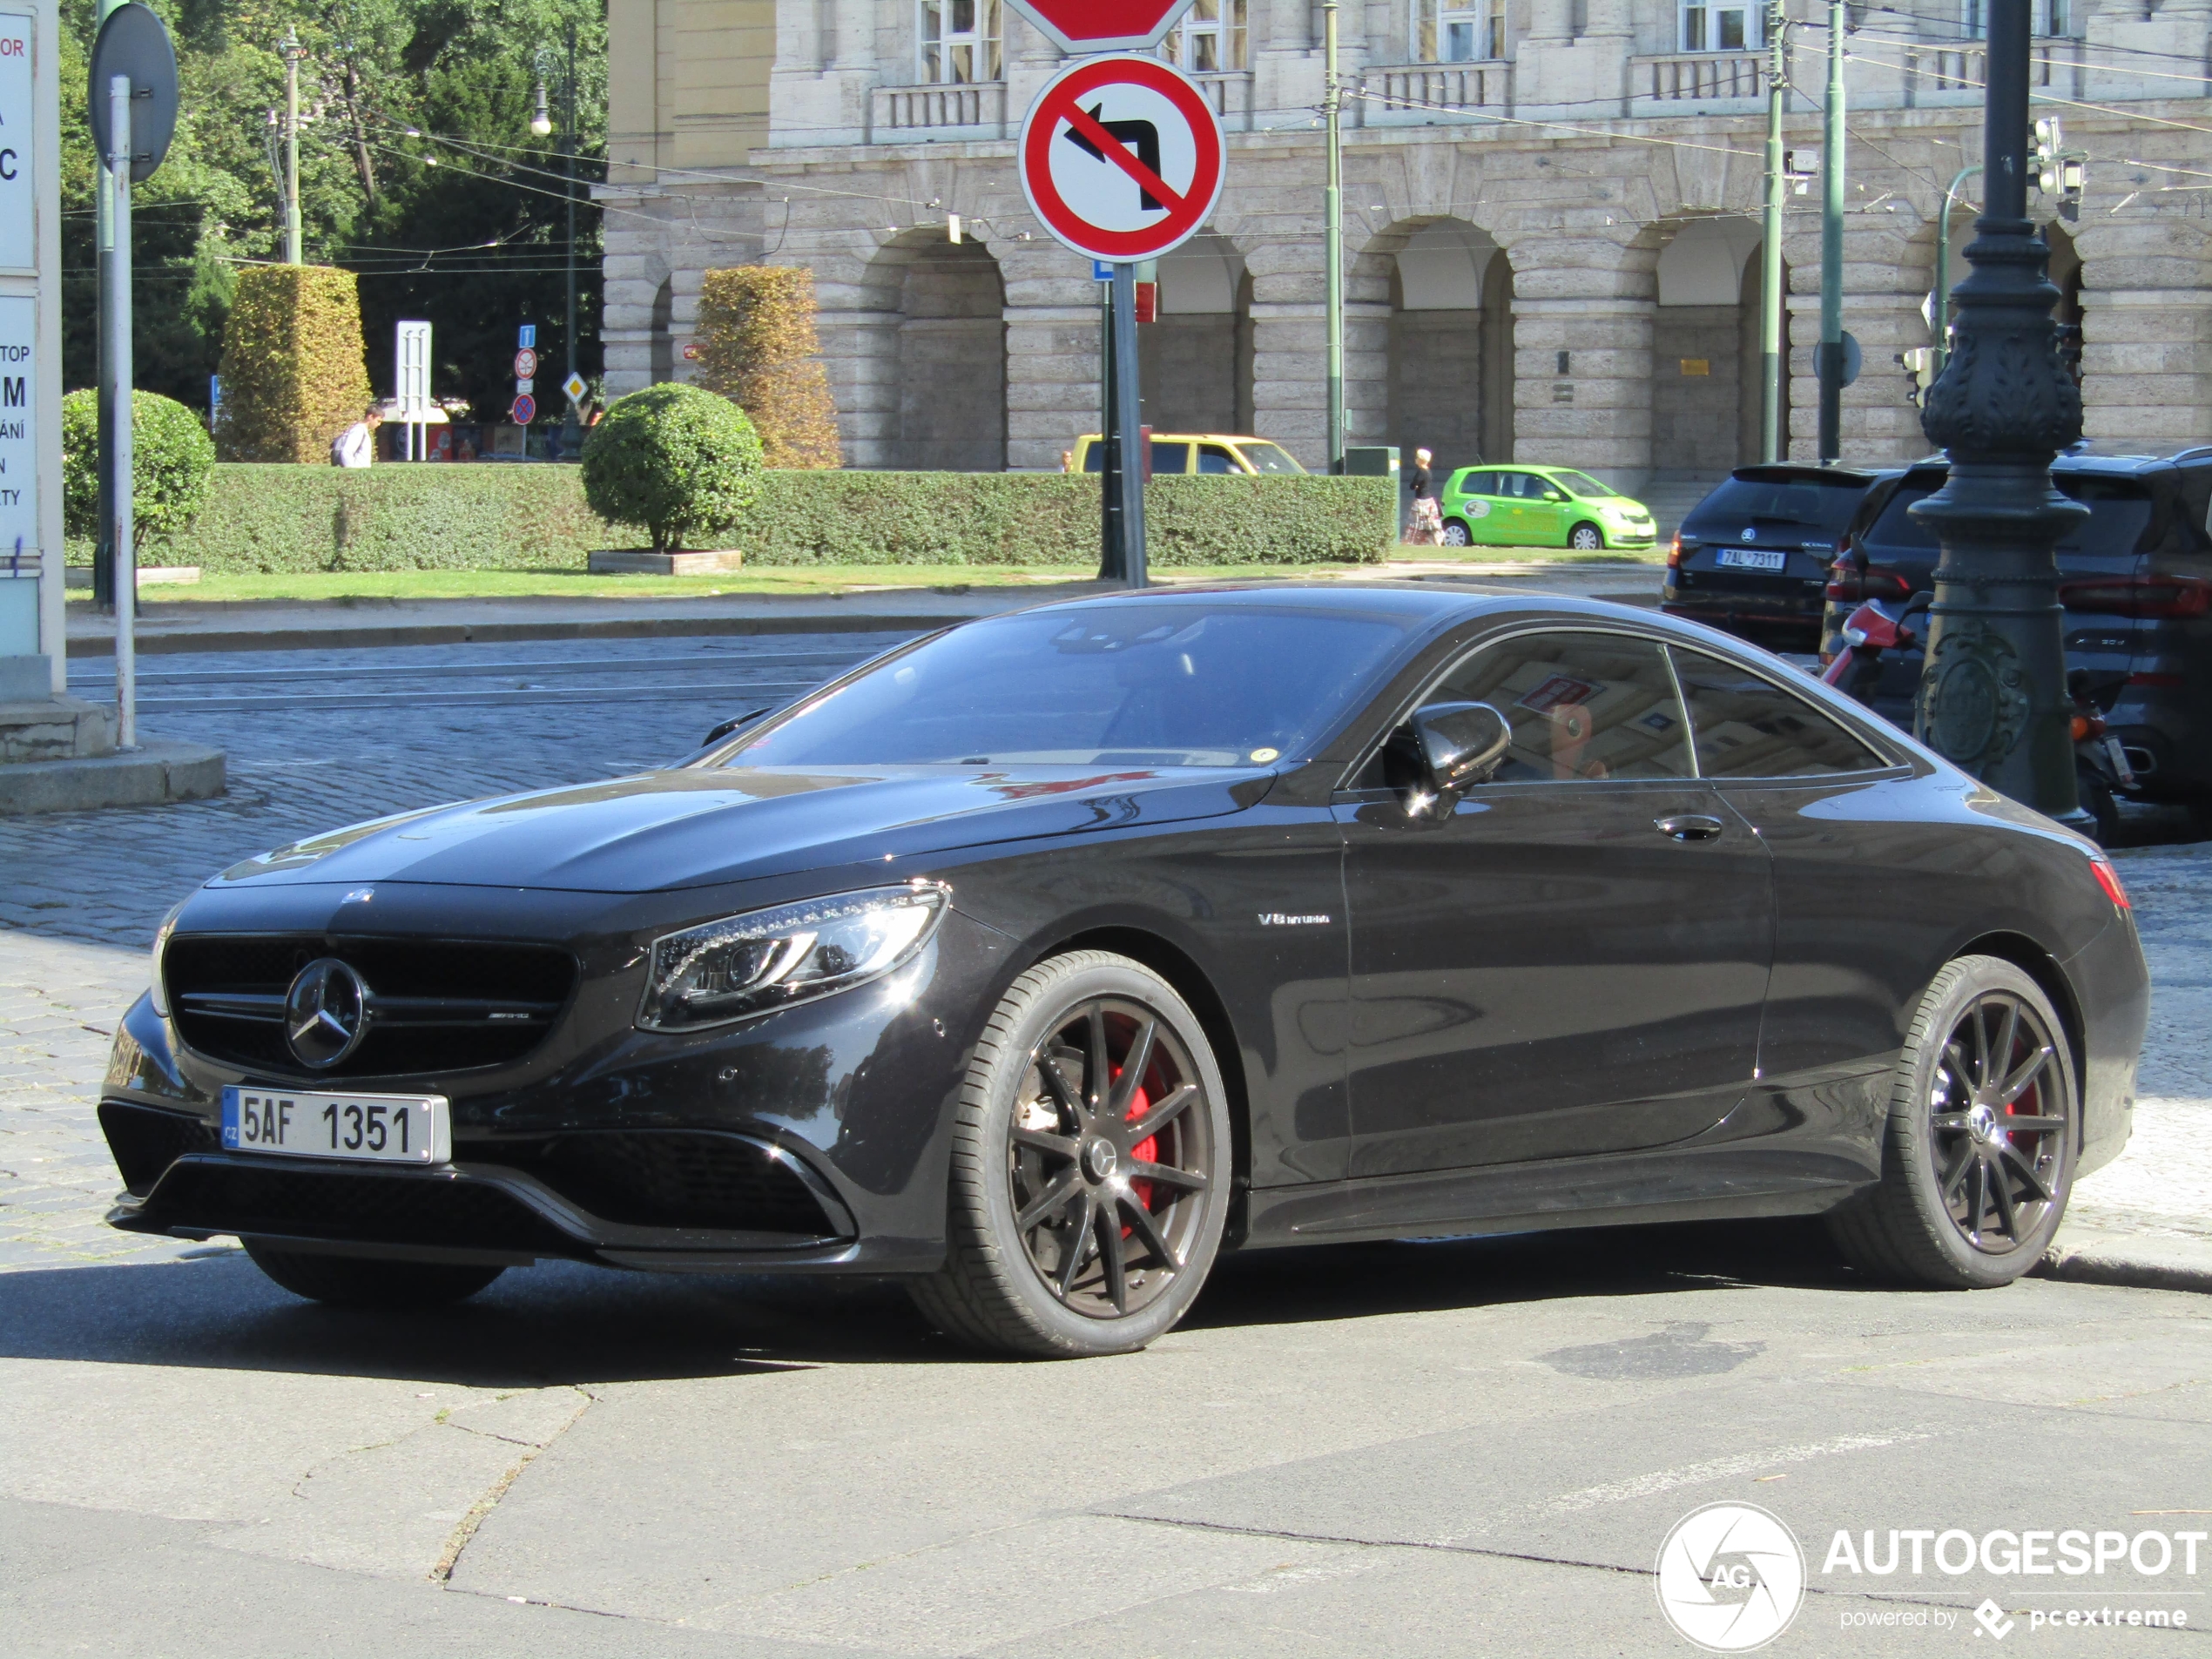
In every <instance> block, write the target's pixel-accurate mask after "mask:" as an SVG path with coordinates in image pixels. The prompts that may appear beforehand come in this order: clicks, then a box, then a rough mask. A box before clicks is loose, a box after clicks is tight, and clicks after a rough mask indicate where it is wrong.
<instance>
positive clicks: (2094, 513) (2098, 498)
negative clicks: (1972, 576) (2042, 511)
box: [1861, 472, 2151, 554]
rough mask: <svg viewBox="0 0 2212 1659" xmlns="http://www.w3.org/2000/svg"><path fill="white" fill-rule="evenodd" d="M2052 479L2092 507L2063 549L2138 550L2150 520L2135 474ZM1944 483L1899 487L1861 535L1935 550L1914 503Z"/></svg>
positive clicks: (1889, 544) (2146, 494) (1872, 542)
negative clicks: (1918, 517) (2128, 475)
mask: <svg viewBox="0 0 2212 1659" xmlns="http://www.w3.org/2000/svg"><path fill="white" fill-rule="evenodd" d="M2052 482H2054V483H2055V484H2056V485H2057V486H2058V487H2059V493H2060V495H2061V496H2071V497H2073V498H2074V500H2075V501H2078V502H2080V503H2081V504H2082V505H2083V506H2085V507H2087V509H2089V516H2088V518H2087V521H2085V522H2084V523H2082V525H2081V527H2080V529H2079V530H2077V531H2076V532H2075V533H2074V534H2073V535H2071V536H2067V538H2066V539H2065V540H2064V541H2062V542H2060V543H2059V551H2060V553H2066V552H2075V553H2116V554H2127V553H2133V552H2134V550H2135V549H2136V548H2137V546H2139V545H2140V544H2141V540H2142V535H2143V531H2144V529H2145V528H2146V527H2147V526H2148V524H2149V523H2150V510H2151V499H2150V490H2149V488H2148V486H2147V485H2145V484H2143V483H2141V482H2139V481H2138V480H2135V479H2133V478H2102V477H2099V476H2097V475H2094V474H2085V473H2063V472H2061V473H2058V474H2055V475H2054V476H2053V478H2052ZM1940 488H1942V483H1941V481H1940V480H1939V481H1937V482H1934V483H1931V484H1914V483H1909V482H1908V483H1905V484H1900V485H1898V491H1897V494H1895V495H1894V496H1891V497H1890V499H1889V502H1888V504H1887V505H1886V506H1885V507H1884V508H1883V509H1882V516H1880V517H1879V518H1878V519H1876V520H1875V521H1874V527H1873V529H1871V530H1869V531H1868V532H1867V533H1866V534H1865V536H1863V537H1862V538H1861V539H1862V541H1863V542H1864V543H1865V545H1866V546H1867V547H1868V548H1869V549H1874V548H1912V549H1917V550H1921V551H1924V552H1927V553H1933V552H1934V551H1935V550H1936V546H1937V543H1936V536H1935V532H1934V530H1933V529H1931V528H1929V527H1928V526H1927V525H1925V524H1924V523H1921V522H1920V521H1919V519H1917V518H1915V517H1913V516H1912V511H1911V509H1912V503H1913V502H1922V501H1925V500H1927V498H1928V497H1929V496H1932V495H1934V494H1935V493H1936V491H1937V490H1938V489H1940Z"/></svg>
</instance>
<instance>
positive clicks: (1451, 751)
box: [1412, 703, 1513, 795]
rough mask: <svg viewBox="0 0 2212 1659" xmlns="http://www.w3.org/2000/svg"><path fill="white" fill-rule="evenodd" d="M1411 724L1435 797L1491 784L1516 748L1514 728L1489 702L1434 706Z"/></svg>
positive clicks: (1419, 713)
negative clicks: (1509, 752) (1511, 749)
mask: <svg viewBox="0 0 2212 1659" xmlns="http://www.w3.org/2000/svg"><path fill="white" fill-rule="evenodd" d="M1412 724H1413V742H1414V744H1415V745H1416V746H1417V747H1418V748H1419V749H1420V760H1421V769H1422V770H1423V771H1424V772H1426V773H1427V778H1426V783H1427V786H1428V789H1429V792H1431V793H1432V794H1438V795H1441V794H1444V793H1447V792H1449V791H1452V790H1458V789H1466V788H1468V787H1470V786H1473V785H1475V784H1480V783H1487V782H1488V781H1489V779H1490V776H1491V774H1492V773H1494V772H1496V771H1497V769H1498V763H1499V762H1500V761H1501V760H1503V759H1505V758H1506V751H1507V748H1509V747H1510V746H1511V745H1512V743H1513V727H1512V726H1511V725H1509V724H1507V720H1506V717H1505V716H1504V715H1502V714H1501V713H1499V712H1498V711H1497V710H1495V709H1494V708H1492V707H1491V706H1490V705H1488V704H1487V703H1432V704H1430V705H1428V706H1427V707H1426V708H1424V709H1416V710H1414V711H1413V722H1412Z"/></svg>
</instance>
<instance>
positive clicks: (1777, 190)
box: [1759, 0, 1790, 461]
mask: <svg viewBox="0 0 2212 1659" xmlns="http://www.w3.org/2000/svg"><path fill="white" fill-rule="evenodd" d="M1766 29H1767V41H1766V49H1767V60H1766V63H1767V69H1766V217H1765V220H1764V227H1763V229H1762V231H1761V233H1760V234H1761V241H1760V245H1759V459H1760V460H1762V461H1780V460H1782V459H1784V456H1785V455H1787V454H1788V453H1789V444H1790V435H1789V434H1788V433H1786V432H1784V430H1783V429H1782V391H1783V385H1784V381H1783V376H1784V374H1786V373H1787V372H1788V368H1787V366H1786V365H1785V364H1784V361H1783V346H1782V303H1783V301H1782V196H1783V192H1784V190H1785V189H1786V188H1787V187H1788V186H1787V181H1785V180H1784V178H1783V176H1782V103H1783V100H1784V98H1786V97H1787V96H1788V79H1787V78H1788V75H1789V72H1790V64H1789V59H1788V57H1787V53H1786V51H1785V48H1784V44H1783V42H1784V38H1785V37H1786V35H1787V14H1785V13H1784V10H1783V9H1782V3H1781V0H1769V3H1768V5H1767V9H1766Z"/></svg>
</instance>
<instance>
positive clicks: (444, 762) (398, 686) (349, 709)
mask: <svg viewBox="0 0 2212 1659" xmlns="http://www.w3.org/2000/svg"><path fill="white" fill-rule="evenodd" d="M892 643H893V642H892V641H891V640H889V639H887V638H886V637H883V636H881V635H869V636H866V637H858V636H851V635H847V636H842V637H840V636H836V635H821V636H789V635H786V636H780V637H773V638H770V639H765V640H760V641H757V642H754V641H746V640H741V639H740V640H721V639H717V640H691V639H675V640H649V641H637V642H621V641H605V640H595V641H584V642H579V643H576V644H551V643H547V644H502V645H483V646H467V645H462V646H441V647H431V648H425V649H421V650H416V651H407V652H404V653H395V652H374V651H339V652H327V653H324V652H316V653H308V652H253V653H239V654H237V655H232V656H191V657H172V658H166V659H164V660H161V661H158V662H153V663H152V664H151V666H152V668H153V669H154V672H153V673H150V674H149V675H147V676H146V678H145V698H146V705H147V718H146V725H147V727H148V729H149V730H150V731H152V732H154V733H156V734H163V733H172V734H177V735H190V736H192V737H194V738H199V739H200V740H202V741H207V742H213V743H217V744H220V745H223V746H224V747H225V748H226V750H227V751H228V752H229V753H230V756H231V766H232V772H231V776H232V779H233V782H232V789H231V792H230V794H229V795H227V796H226V797H225V798H223V799H219V800H214V801H207V802H200V803H195V804H192V805H187V806H172V807H164V808H125V809H118V810H114V811H109V812H99V813H56V814H51V815H47V816H41V817H34V818H29V819H11V820H4V821H0V870H4V871H5V872H6V879H5V881H4V884H0V1271H9V1270H11V1269H22V1268H30V1267H51V1266H54V1265H57V1264H71V1263H91V1262H107V1261H116V1260H123V1259H128V1260H155V1259H168V1258H177V1257H179V1256H185V1255H190V1254H193V1253H205V1252H206V1251H207V1250H208V1249H210V1248H211V1247H209V1246H204V1245H192V1244H184V1243H181V1242H178V1241H171V1240H150V1239H140V1238H134V1237H132V1236H131V1235H128V1234H123V1233H117V1232H114V1231H111V1230H110V1229H108V1228H107V1227H106V1226H105V1224H102V1223H101V1221H100V1219H99V1217H100V1216H101V1214H102V1212H103V1211H105V1208H106V1206H107V1204H108V1203H109V1202H110V1200H111V1197H112V1195H113V1193H114V1190H115V1170H114V1166H113V1164H112V1163H111V1161H110V1159H109V1157H108V1153H107V1149H106V1146H105V1143H104V1142H103V1141H102V1140H101V1138H100V1136H99V1131H98V1123H96V1121H95V1119H94V1116H93V1108H94V1103H95V1096H96V1094H97V1091H98V1082H99V1079H100V1076H101V1074H102V1072H103V1070H104V1069H105V1062H106V1053H107V1045H108V1040H109V1036H110V1035H111V1032H112V1029H113V1025H114V1021H115V1018H116V1016H117V1015H118V1014H120V1013H121V1011H122V1010H123V1009H124V1008H125V1007H127V1006H128V1005H129V1003H130V1002H131V1001H132V999H133V998H134V997H136V996H137V995H138V992H139V991H140V990H141V989H143V988H144V987H145V971H146V965H145V944H146V941H148V940H149V939H150V938H151V936H152V931H153V928H154V927H155V925H156V924H157V923H158V921H159V919H160V917H161V914H162V913H163V912H164V911H165V910H166V909H167V908H168V907H169V905H170V904H171V903H172V902H173V901H174V900H175V899H176V898H177V897H179V895H181V894H183V893H184V892H185V891H186V890H188V889H189V888H190V887H192V885H193V884H194V883H196V882H197V881H199V880H201V879H203V878H204V877H205V876H206V874H207V873H209V872H211V871H213V870H217V869H220V868H221V867H224V866H225V865H226V864H229V863H231V862H233V861H234V860H237V859H239V858H241V857H244V856H246V854H249V853H254V852H257V851H260V850H261V849H263V848H266V847H269V846H277V845H280V844H281V843H283V842H284V841H287V840H292V839H294V838H296V837H297V836H300V835H301V834H305V833H310V832H312V831H315V830H319V829H326V828H329V827H331V826H334V825H337V824H341V823H344V822H348V821H352V820H355V819H362V818H368V817H374V816H376V815H378V814H380V813H388V812H397V811H401V810H404V809H406V808H408V807H412V806H424V805H428V804H432V803H435V802H436V801H440V800H448V799H465V798H469V797H473V796H479V795H485V794H491V793H496V792H504V791H510V790H521V789H529V788H536V787H542V786H551V785H556V784H563V783H569V782H573V781H576V780H578V779H587V778H590V777H595V776H596V777H606V776H615V775H619V774H620V773H623V772H631V771H635V770H637V769H638V768H639V767H642V766H645V765H652V764H655V763H658V762H660V761H664V760H667V759H672V758H673V757H675V756H677V755H678V754H681V753H683V752H685V750H687V749H688V748H689V747H690V746H691V745H692V744H694V743H695V742H696V741H697V740H698V738H700V737H701V736H703V735H704V734H705V732H707V731H708V730H709V729H710V728H711V726H712V725H715V724H716V723H717V722H718V721H720V720H722V719H724V718H727V717H728V716H729V715H731V714H732V713H736V712H739V711H742V710H744V709H746V708H751V707H757V706H759V705H761V704H763V703H771V702H780V701H782V700H784V699H785V698H788V697H790V696H792V695H795V694H796V692H797V691H799V690H802V689H804V687H805V686H806V685H808V684H811V683H813V682H814V681H816V680H819V678H823V677H824V676H826V675H827V674H829V673H831V672H833V671H836V670H837V669H838V668H839V667H840V666H841V665H842V664H846V663H847V662H850V661H853V660H855V659H856V658H860V657H865V656H867V655H870V654H873V652H874V651H879V650H881V649H885V648H886V647H887V646H888V645H889V644H892ZM106 672H107V670H106V668H105V664H93V665H91V667H89V668H88V669H87V670H85V671H84V673H83V677H82V679H81V680H80V679H78V676H77V675H76V674H74V673H73V675H72V683H73V684H81V685H83V688H84V691H86V692H87V693H88V694H92V695H97V694H98V691H99V688H100V679H101V678H102V677H103V676H104V675H105V673H106ZM164 676H166V677H167V678H164ZM2117 857H2118V860H2119V863H2120V868H2121V874H2122V876H2123V879H2124V880H2126V881H2127V883H2128V889H2129V892H2130V893H2131V894H2132V895H2133V896H2134V899H2135V901H2136V907H2137V909H2136V914H2137V916H2138V917H2139V919H2140V923H2141V928H2142V933H2143V940H2144V948H2145V950H2146V953H2147V954H2148V956H2149V958H2150V962H2151V968H2152V974H2153V978H2154V981H2155V985H2156V993H2155V998H2154V1002H2153V1007H2152V1016H2151V1030H2150V1035H2149V1040H2148V1044H2147V1046H2146V1049H2145V1055H2144V1065H2143V1069H2142V1074H2141V1094H2142V1096H2143V1097H2142V1099H2141V1103H2140V1104H2139V1106H2138V1109H2137V1118H2136V1127H2135V1134H2134V1142H2133V1143H2132V1144H2131V1146H2130V1148H2129V1150H2128V1155H2127V1156H2126V1157H2123V1158H2122V1159H2121V1160H2120V1161H2119V1162H2118V1163H2115V1164H2114V1165H2113V1166H2111V1167H2110V1168H2108V1169H2107V1170H2101V1171H2100V1172H2099V1173H2097V1174H2095V1175H2094V1176H2090V1177H2087V1178H2085V1179H2084V1180H2083V1181H2082V1182H2081V1184H2080V1187H2079V1189H2078V1190H2077V1192H2076V1194H2075V1197H2074V1204H2073V1206H2072V1211H2071V1214H2070V1217H2069V1226H2070V1227H2071V1226H2073V1225H2074V1224H2081V1225H2084V1226H2090V1227H2094V1228H2098V1229H2101V1230H2119V1231H2134V1232H2148V1233H2153V1234H2164V1235H2169V1236H2173V1237H2176V1238H2188V1239H2194V1240H2202V1241H2212V1048H2209V1047H2208V1045H2207V1043H2206V1042H2205V1038H2204V1033H2205V1032H2206V1031H2207V1030H2208V1029H2212V844H2207V845H2202V846H2179V847H2156V848H2142V849H2137V850H2134V851H2130V852H2123V853H2120V854H2118V855H2117ZM212 1248H215V1249H218V1250H219V1249H221V1248H222V1247H221V1246H215V1247H212Z"/></svg>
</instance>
